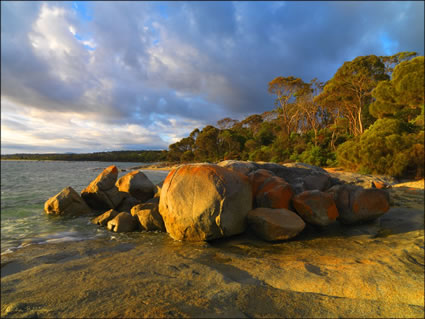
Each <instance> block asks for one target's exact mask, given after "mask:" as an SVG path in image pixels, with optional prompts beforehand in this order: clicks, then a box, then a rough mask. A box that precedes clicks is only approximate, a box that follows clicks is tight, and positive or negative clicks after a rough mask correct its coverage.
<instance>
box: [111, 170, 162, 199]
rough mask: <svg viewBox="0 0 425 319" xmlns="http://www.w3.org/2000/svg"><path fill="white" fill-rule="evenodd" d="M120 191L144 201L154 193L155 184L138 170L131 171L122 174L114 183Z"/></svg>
mask: <svg viewBox="0 0 425 319" xmlns="http://www.w3.org/2000/svg"><path fill="white" fill-rule="evenodd" d="M115 185H116V186H117V188H118V190H119V191H120V192H125V193H129V194H130V195H131V196H132V197H134V198H136V199H138V200H140V201H141V202H145V201H147V200H148V199H151V198H152V197H153V195H154V189H155V185H154V184H152V182H151V181H150V180H149V178H147V176H146V175H145V174H144V173H143V172H140V171H133V172H130V173H128V174H126V175H124V176H122V177H121V178H120V179H119V180H118V181H117V182H116V184H115Z"/></svg>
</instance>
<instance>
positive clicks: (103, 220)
mask: <svg viewBox="0 0 425 319" xmlns="http://www.w3.org/2000/svg"><path fill="white" fill-rule="evenodd" d="M117 215H118V212H117V211H116V210H114V209H110V210H108V211H107V212H104V213H103V214H102V215H100V216H97V217H95V218H93V219H92V223H93V224H96V225H100V226H104V227H105V226H106V225H107V224H108V222H109V221H110V220H111V219H113V218H115V216H117Z"/></svg>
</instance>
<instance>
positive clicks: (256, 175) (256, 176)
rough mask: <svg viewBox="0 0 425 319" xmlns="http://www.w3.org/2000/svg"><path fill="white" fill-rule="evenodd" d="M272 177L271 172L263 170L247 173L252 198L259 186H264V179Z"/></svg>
mask: <svg viewBox="0 0 425 319" xmlns="http://www.w3.org/2000/svg"><path fill="white" fill-rule="evenodd" d="M272 176H274V174H273V173H272V172H271V171H268V170H265V169H257V170H255V171H252V172H251V173H249V175H248V177H249V180H250V182H251V185H252V195H253V196H254V198H255V196H256V195H257V192H258V189H259V188H260V186H261V185H263V184H264V182H265V181H266V179H268V178H270V177H272Z"/></svg>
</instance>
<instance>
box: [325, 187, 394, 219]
mask: <svg viewBox="0 0 425 319" xmlns="http://www.w3.org/2000/svg"><path fill="white" fill-rule="evenodd" d="M327 192H328V193H329V194H331V195H332V196H333V198H334V200H335V203H336V206H337V208H338V212H339V217H338V220H339V221H341V222H342V223H344V224H356V223H360V222H365V221H370V220H374V219H376V218H378V217H380V216H382V215H383V214H385V213H386V212H387V211H388V210H389V208H390V198H389V193H388V192H387V191H386V190H384V189H376V188H369V189H364V188H362V187H360V186H355V185H335V186H333V187H331V188H330V189H329V190H328V191H327Z"/></svg>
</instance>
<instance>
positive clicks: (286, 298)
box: [1, 208, 424, 318]
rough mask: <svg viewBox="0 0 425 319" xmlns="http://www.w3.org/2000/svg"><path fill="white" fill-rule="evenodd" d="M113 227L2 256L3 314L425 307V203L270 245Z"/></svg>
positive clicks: (394, 312) (403, 313) (408, 311)
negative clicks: (107, 234) (99, 234)
mask: <svg viewBox="0 0 425 319" xmlns="http://www.w3.org/2000/svg"><path fill="white" fill-rule="evenodd" d="M93 227H96V226H95V225H93ZM111 236H114V237H115V238H116V240H109V238H107V239H96V240H91V241H82V242H71V243H70V242H68V243H57V244H46V245H32V246H27V247H24V248H22V249H19V250H17V251H15V252H13V253H10V254H5V255H3V256H2V258H1V263H2V264H1V265H2V279H1V280H2V284H1V296H2V298H1V317H2V318H12V317H13V318H16V317H20V318H22V317H46V318H58V317H63V318H65V317H66V318H76V317H78V318H102V317H120V318H141V317H155V318H157V317H167V318H170V317H195V318H200V317H225V318H228V317H237V318H246V317H255V318H256V317H273V318H276V317H277V318H288V317H289V318H294V317H298V318H299V317H304V318H306V317H307V318H312V317H327V318H329V317H332V318H333V317H350V318H353V317H357V318H358V317H362V318H371V317H387V318H394V317H408V318H423V316H424V286H423V282H424V265H423V260H424V215H423V210H413V209H407V208H392V209H391V210H390V211H389V212H388V213H387V214H385V215H384V216H382V217H380V218H379V219H378V220H376V221H374V222H372V223H370V224H365V225H361V226H356V227H348V226H341V225H338V224H336V225H335V226H333V225H329V229H327V230H326V232H319V231H313V230H311V229H305V230H304V231H303V232H302V233H301V234H300V235H299V236H298V237H297V239H296V240H290V241H285V242H279V243H273V244H271V243H266V242H263V241H261V240H257V239H255V238H254V237H250V236H248V235H242V236H236V237H232V238H228V239H223V240H219V241H216V242H211V243H205V242H200V243H193V242H178V241H174V240H172V239H171V238H170V237H169V236H168V235H167V234H165V233H158V234H154V233H143V232H142V233H140V232H137V233H129V234H119V233H118V234H116V233H114V234H111Z"/></svg>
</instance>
